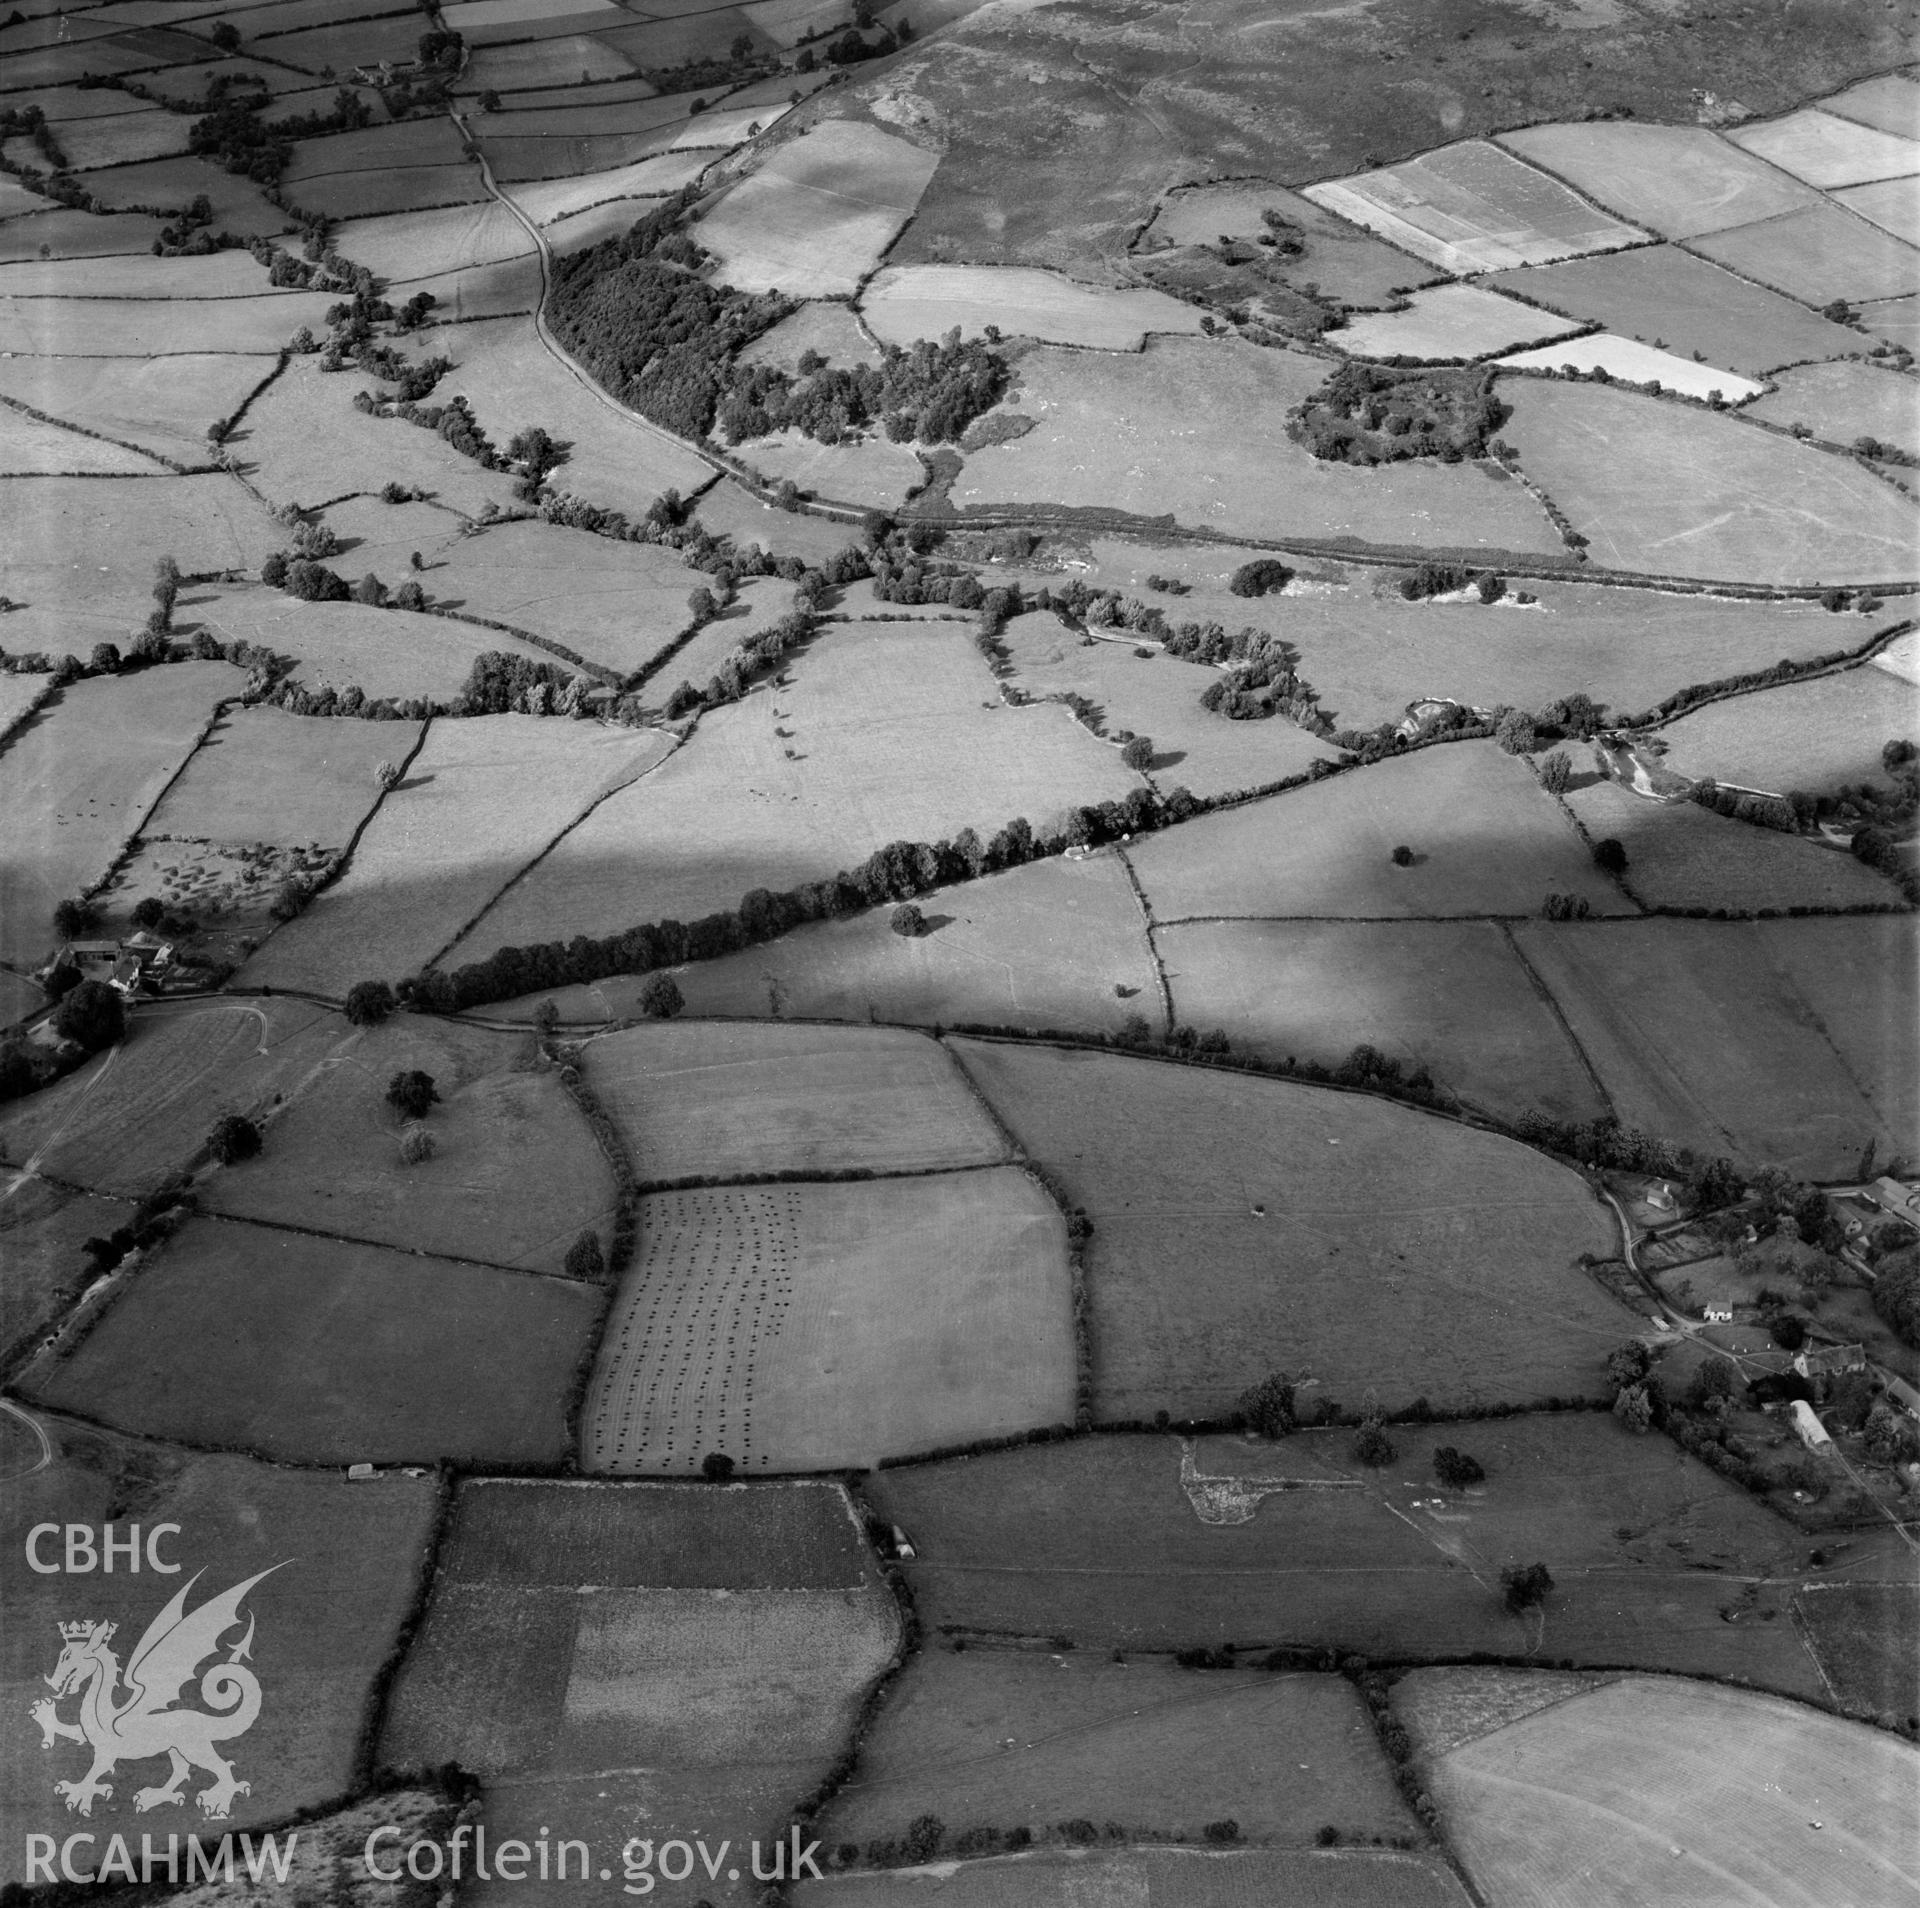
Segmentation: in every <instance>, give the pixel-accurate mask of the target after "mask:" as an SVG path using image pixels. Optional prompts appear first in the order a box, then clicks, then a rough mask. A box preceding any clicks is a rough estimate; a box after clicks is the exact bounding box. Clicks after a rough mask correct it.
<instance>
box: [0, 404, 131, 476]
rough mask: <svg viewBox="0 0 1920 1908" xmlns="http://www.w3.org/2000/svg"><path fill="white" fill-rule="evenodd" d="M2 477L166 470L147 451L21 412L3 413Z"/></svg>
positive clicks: (0, 449) (120, 473) (115, 474)
mask: <svg viewBox="0 0 1920 1908" xmlns="http://www.w3.org/2000/svg"><path fill="white" fill-rule="evenodd" d="M0 425H3V426H4V432H5V434H4V437H0V476H6V477H23V476H29V477H41V476H56V477H57V476H70V477H158V476H160V475H162V474H163V470H164V467H163V466H162V465H160V464H158V463H156V462H155V461H154V459H153V458H151V457H149V456H147V455H146V453H145V452H144V451H137V450H130V449H128V448H126V447H125V446H123V445H120V444H106V443H102V442H101V441H100V439H99V438H97V437H83V436H81V434H80V433H79V432H78V431H70V430H67V429H65V428H64V427H63V426H61V425H59V424H48V423H45V422H43V421H42V420H41V419H39V418H37V417H23V416H21V414H20V413H19V412H18V411H15V410H12V409H7V410H5V411H0Z"/></svg>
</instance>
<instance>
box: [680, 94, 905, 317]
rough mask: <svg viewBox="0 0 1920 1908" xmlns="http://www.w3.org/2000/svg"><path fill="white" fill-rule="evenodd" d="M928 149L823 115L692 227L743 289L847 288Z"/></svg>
mask: <svg viewBox="0 0 1920 1908" xmlns="http://www.w3.org/2000/svg"><path fill="white" fill-rule="evenodd" d="M937 163H938V159H937V155H936V154H934V153H931V152H926V151H923V150H922V149H921V148H920V147H918V146H916V145H913V144H911V143H910V142H909V141H907V140H905V139H901V138H899V137H897V136H896V135H894V134H892V133H884V132H882V131H881V130H880V129H879V128H878V127H877V126H873V125H870V124H863V123H861V122H859V121H855V120H839V119H836V120H827V121H824V122H819V123H816V124H815V125H813V126H811V127H809V128H808V129H807V131H806V132H805V134H804V136H802V137H800V138H797V139H792V140H789V141H787V142H786V143H785V144H783V145H781V146H780V147H779V148H778V149H777V150H775V151H774V152H773V153H771V154H770V155H769V156H768V157H767V159H766V160H765V161H764V162H763V163H762V164H761V166H760V168H759V170H758V171H757V172H755V173H753V174H752V175H751V176H749V177H748V178H746V179H744V180H742V181H741V182H740V183H739V184H738V185H736V186H735V187H734V188H733V189H732V190H731V191H730V192H729V193H728V194H727V196H726V197H725V198H724V199H723V200H721V201H720V203H719V205H718V206H716V207H715V208H714V209H713V210H712V211H711V212H709V213H708V214H707V216H706V218H705V219H704V220H703V222H702V224H701V227H700V242H701V244H703V245H704V246H706V247H707V249H708V250H709V251H713V252H717V253H718V254H719V256H720V260H721V265H720V277H721V278H722V280H723V281H724V282H725V283H727V284H729V285H737V286H739V287H740V288H741V289H742V290H743V291H765V290H767V289H769V288H770V287H772V286H775V285H777V286H779V288H780V289H781V290H782V291H785V292H793V293H798V294H799V295H801V296H803V297H821V296H825V295H827V294H830V293H834V292H841V293H852V292H854V291H857V290H858V289H859V286H860V282H861V280H862V279H863V278H864V277H865V276H866V274H867V272H868V271H869V270H870V269H871V268H872V266H873V265H874V263H875V262H876V261H877V260H878V259H879V257H880V255H881V253H882V252H884V251H885V250H886V249H887V247H888V245H889V244H890V243H891V242H892V240H893V239H894V237H895V236H896V235H897V234H898V232H899V230H900V228H901V227H902V226H903V225H905V224H906V222H907V220H908V219H909V218H910V217H911V216H912V214H913V209H914V207H915V206H916V205H917V204H918V203H919V200H920V194H921V193H922V192H923V191H925V190H926V185H927V181H928V180H929V179H930V178H932V176H933V169H934V166H935V165H936V164H937Z"/></svg>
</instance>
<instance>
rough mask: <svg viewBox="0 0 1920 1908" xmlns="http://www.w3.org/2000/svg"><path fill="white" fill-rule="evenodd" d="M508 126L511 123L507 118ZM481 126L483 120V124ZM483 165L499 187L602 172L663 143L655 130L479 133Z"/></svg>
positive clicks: (646, 155)
mask: <svg viewBox="0 0 1920 1908" xmlns="http://www.w3.org/2000/svg"><path fill="white" fill-rule="evenodd" d="M507 123H508V124H509V125H510V124H511V123H512V122H511V121H509V122H507ZM483 125H484V122H483ZM480 143H481V146H482V147H483V149H484V150H485V152H486V155H487V163H488V164H489V165H490V166H491V167H492V168H493V176H494V178H495V180H496V181H497V182H498V183H499V184H501V185H509V186H510V185H518V184H521V183H524V182H526V181H529V180H532V181H544V180H549V179H551V180H572V179H574V178H577V177H579V176H580V175H581V174H582V173H589V172H608V171H612V170H614V169H615V168H618V167H623V166H631V165H634V164H636V163H637V162H638V161H640V160H642V159H646V158H650V157H652V156H653V155H654V154H655V153H657V152H658V151H659V149H660V147H661V146H662V145H663V144H664V143H665V135H664V134H663V133H661V132H660V131H659V130H657V129H656V130H654V131H650V132H639V133H577V134H573V135H571V136H562V137H556V138H553V139H539V138H521V137H517V136H515V135H514V134H512V133H510V132H498V131H496V132H491V133H489V132H485V131H484V130H483V132H482V134H481V139H480Z"/></svg>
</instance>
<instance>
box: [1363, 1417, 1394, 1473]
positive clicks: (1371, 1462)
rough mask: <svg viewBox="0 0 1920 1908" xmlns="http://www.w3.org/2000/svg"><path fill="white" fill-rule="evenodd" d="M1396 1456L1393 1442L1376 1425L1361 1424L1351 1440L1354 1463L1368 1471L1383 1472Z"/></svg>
mask: <svg viewBox="0 0 1920 1908" xmlns="http://www.w3.org/2000/svg"><path fill="white" fill-rule="evenodd" d="M1398 1455H1399V1453H1398V1452H1397V1451H1396V1450H1395V1449H1394V1445H1393V1440H1392V1439H1391V1438H1390V1437H1388V1436H1387V1434H1386V1432H1385V1431H1384V1430H1383V1429H1382V1428H1381V1427H1380V1425H1379V1424H1377V1423H1370V1424H1363V1425H1362V1426H1361V1427H1360V1431H1359V1434H1358V1435H1357V1436H1356V1437H1355V1438H1354V1440H1353V1456H1354V1462H1355V1463H1357V1464H1364V1465H1365V1466H1366V1467H1367V1469H1368V1470H1370V1471H1378V1470H1383V1469H1384V1468H1385V1467H1386V1466H1387V1465H1389V1464H1391V1463H1392V1462H1393V1460H1394V1459H1395V1458H1396V1457H1397V1456H1398Z"/></svg>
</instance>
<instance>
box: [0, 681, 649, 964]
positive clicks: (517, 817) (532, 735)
mask: <svg viewBox="0 0 1920 1908" xmlns="http://www.w3.org/2000/svg"><path fill="white" fill-rule="evenodd" d="M668 746H669V738H668V737H667V736H666V735H665V734H663V733H662V732H661V731H659V730H655V729H648V730H641V731H638V732H635V731H632V730H625V729H616V728H608V727H605V726H594V725H587V724H582V723H578V722H569V721H565V720H562V719H559V718H555V717H541V716H515V715H503V716H476V717H470V718H468V719H466V720H464V721H451V720H449V721H436V722H435V723H434V725H433V727H432V728H431V729H430V730H429V731H428V733H427V740H426V743H425V744H424V746H423V747H422V749H421V751H420V753H419V754H418V755H417V756H416V757H415V758H414V761H413V764H412V766H411V768H410V769H409V770H408V773H407V780H406V783H405V784H404V785H403V786H402V787H400V788H397V789H395V790H394V791H393V792H392V793H391V794H390V795H389V796H388V798H387V799H386V801H384V802H383V803H382V804H381V806H380V811H379V813H378V814H377V815H376V816H375V817H374V820H373V823H372V825H371V826H370V827H369V828H368V830H367V832H366V833H365V834H364V835H363V836H362V837H361V839H360V845H359V847H358V849H356V851H355V853H354V857H353V861H352V863H351V864H350V865H349V867H348V869H347V871H346V873H345V874H344V875H343V876H342V877H341V878H340V879H339V880H338V881H336V882H335V883H334V884H333V885H332V886H331V887H330V888H328V889H327V890H326V891H325V892H324V893H323V894H321V895H320V896H318V897H317V898H316V899H315V900H314V902H313V903H312V905H311V906H309V908H308V909H307V911H306V913H304V914H303V915H301V916H300V918H299V919H298V920H297V921H294V922H293V923H291V924H290V925H289V926H288V927H287V928H285V929H283V930H282V931H281V932H280V933H279V934H276V935H275V936H274V937H273V939H272V940H271V941H269V942H268V943H267V944H266V946H265V947H264V948H263V949H262V950H261V951H260V953H259V954H257V955H256V956H255V957H254V959H253V960H252V961H251V962H249V963H248V966H247V969H246V974H247V979H248V982H249V983H250V984H251V985H255V986H258V985H262V984H271V985H274V986H281V987H308V988H314V989H316V990H318V991H321V992H326V993H331V994H336V995H344V994H345V993H346V991H347V989H348V988H349V987H351V986H352V985H353V984H354V982H356V981H358V980H363V979H367V978H385V979H396V978H399V977H400V976H402V975H404V974H407V973H410V972H412V971H413V970H414V969H416V968H418V967H419V966H420V965H422V963H424V962H426V961H429V960H431V959H432V958H433V957H434V955H435V954H436V953H437V952H438V951H439V950H440V949H441V948H443V947H444V946H446V945H447V943H448V942H449V941H450V940H452V939H453V938H454V937H455V936H457V935H458V934H459V933H460V932H461V930H462V929H463V928H464V927H465V926H466V924H467V923H468V922H470V921H472V920H473V919H474V918H475V917H476V916H477V915H479V914H480V913H481V912H482V910H484V909H485V908H486V907H487V906H488V905H489V903H490V902H491V901H492V900H493V899H494V897H495V896H497V895H498V894H499V892H500V890H501V888H502V887H503V886H504V885H505V884H506V883H507V882H509V881H511V880H512V879H513V878H514V877H515V876H516V875H518V874H520V873H521V872H522V871H523V870H525V869H526V867H527V865H528V863H529V862H531V861H532V860H533V859H534V858H535V857H536V856H538V855H540V854H541V853H542V852H543V851H544V850H546V849H547V848H548V847H549V846H550V845H551V844H552V843H553V841H554V839H555V837H556V836H557V835H559V834H560V832H561V831H562V830H563V829H566V828H567V827H569V826H570V825H571V824H572V823H574V822H575V821H577V820H578V819H579V817H580V815H581V813H582V811H583V810H584V809H586V808H587V807H589V806H590V805H591V804H593V803H595V802H596V801H600V800H601V799H602V798H603V797H604V796H606V795H607V794H608V792H609V791H610V790H613V789H617V788H621V787H623V786H625V785H626V784H627V783H629V782H631V781H633V780H635V779H636V778H637V777H639V776H642V775H645V774H646V772H647V771H648V770H649V769H651V768H653V767H654V766H655V764H657V763H658V762H659V761H660V759H661V758H662V756H663V755H664V754H665V753H666V751H667V748H668ZM0 759H4V758H0ZM520 885H521V886H522V887H524V886H525V885H526V884H525V883H524V882H523V883H521V884H520Z"/></svg>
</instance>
